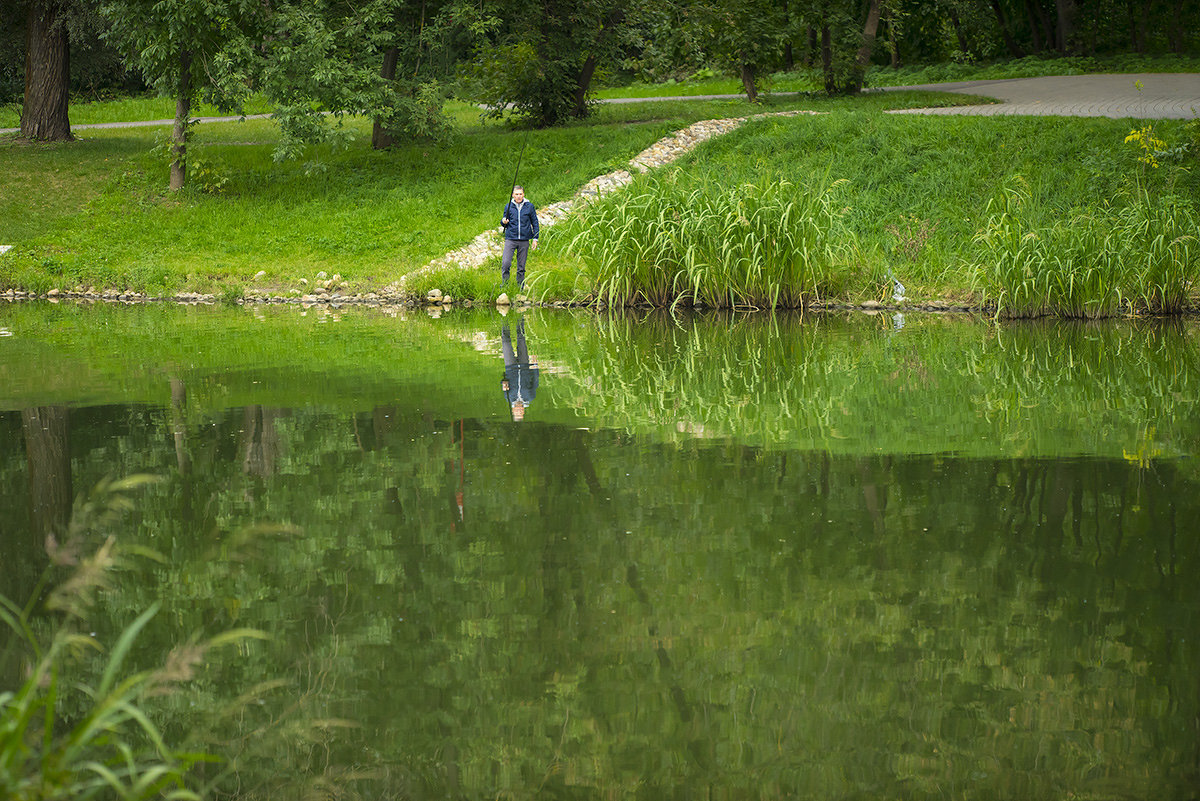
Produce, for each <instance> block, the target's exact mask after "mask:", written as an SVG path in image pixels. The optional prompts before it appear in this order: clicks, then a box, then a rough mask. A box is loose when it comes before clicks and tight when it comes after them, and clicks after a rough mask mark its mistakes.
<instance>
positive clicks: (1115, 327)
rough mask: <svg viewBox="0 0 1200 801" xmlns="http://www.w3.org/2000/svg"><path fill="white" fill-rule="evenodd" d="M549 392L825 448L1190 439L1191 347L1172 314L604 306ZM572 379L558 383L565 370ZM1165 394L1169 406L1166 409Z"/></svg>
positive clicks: (647, 419) (658, 423)
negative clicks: (675, 311)
mask: <svg viewBox="0 0 1200 801" xmlns="http://www.w3.org/2000/svg"><path fill="white" fill-rule="evenodd" d="M577 347H578V350H577V352H576V353H575V354H574V363H573V364H571V365H570V367H569V369H568V371H567V372H566V373H565V374H564V377H563V381H562V382H560V384H559V385H558V387H557V392H558V397H560V398H563V399H564V400H566V401H567V402H568V403H570V404H572V405H575V406H578V407H579V408H581V409H582V410H583V411H584V413H585V414H587V415H589V416H593V417H596V418H598V419H600V420H601V421H603V422H605V423H607V424H611V425H617V426H620V427H622V428H631V429H641V428H652V429H655V430H657V431H658V432H660V433H661V434H663V435H665V436H669V437H675V438H679V439H690V438H692V437H694V436H697V435H700V436H704V437H717V438H721V437H736V438H738V439H739V440H741V441H747V442H751V443H754V444H761V445H766V446H772V447H774V446H779V447H789V448H800V449H807V448H819V449H828V450H831V451H836V452H853V453H861V452H869V453H876V452H880V451H886V452H921V453H927V452H942V451H957V452H961V453H969V454H972V455H976V454H985V455H989V456H994V455H996V454H1004V455H1014V454H1030V453H1036V454H1055V455H1057V454H1080V453H1086V454H1099V455H1107V456H1115V457H1120V456H1121V455H1122V452H1123V450H1125V451H1128V450H1130V449H1137V448H1138V447H1139V443H1141V442H1142V440H1144V438H1145V433H1144V432H1146V431H1147V430H1151V429H1153V430H1155V431H1156V434H1155V439H1154V442H1153V443H1151V444H1152V446H1153V448H1155V449H1157V452H1159V453H1161V454H1164V455H1166V456H1171V455H1177V454H1179V453H1182V452H1187V451H1188V449H1189V448H1190V445H1189V444H1188V443H1189V442H1190V441H1191V438H1193V437H1194V436H1195V426H1193V425H1190V424H1189V423H1188V422H1187V421H1188V420H1189V419H1191V418H1190V415H1189V413H1188V409H1191V408H1193V407H1194V404H1192V403H1191V402H1190V400H1188V399H1191V398H1195V397H1197V394H1196V389H1197V384H1198V383H1200V373H1198V372H1197V369H1196V363H1195V359H1194V355H1193V354H1194V347H1193V346H1192V345H1191V344H1190V343H1189V342H1188V339H1187V337H1186V336H1185V335H1184V330H1183V328H1182V327H1181V326H1178V325H1167V324H1163V325H1160V324H1157V323H1156V324H1152V325H1146V324H1143V323H1138V324H1131V323H1125V322H1108V323H1087V324H1081V323H1058V324H1055V325H1052V326H1050V325H1047V326H1042V325H1030V324H1015V323H1014V324H1008V325H1006V326H1005V327H991V326H984V325H982V324H979V323H975V322H965V321H959V320H952V319H947V318H943V317H939V316H916V317H914V318H913V319H910V321H909V323H908V325H907V326H906V327H905V330H904V331H903V332H902V333H901V334H899V335H893V334H890V333H889V332H888V326H887V320H886V318H882V317H878V318H864V319H855V320H838V319H816V320H813V319H811V318H808V319H806V320H805V321H803V322H801V321H800V320H792V319H788V318H787V317H784V316H761V315H744V316H739V315H728V316H724V317H721V318H698V319H691V320H689V319H687V318H682V317H681V318H679V319H671V318H669V317H666V316H665V315H664V316H662V317H658V316H651V317H650V318H649V319H646V320H642V321H639V322H637V323H633V322H631V321H629V320H628V319H626V318H624V317H619V316H617V317H605V318H601V319H600V321H599V323H598V327H597V331H596V335H595V336H589V337H585V338H582V339H581V340H580V343H579V345H578V346H577ZM568 378H569V379H572V380H574V381H576V382H578V390H577V391H576V392H573V393H572V392H570V391H569V390H568V385H567V379H568ZM1166 409H1171V410H1172V413H1171V414H1170V415H1166V414H1165V413H1164V410H1166Z"/></svg>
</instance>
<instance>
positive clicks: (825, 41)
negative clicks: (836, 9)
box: [821, 25, 838, 95]
mask: <svg viewBox="0 0 1200 801" xmlns="http://www.w3.org/2000/svg"><path fill="white" fill-rule="evenodd" d="M821 72H822V73H823V74H824V76H825V93H826V94H830V95H836V94H837V93H838V85H837V78H836V77H835V76H834V74H833V35H832V34H831V33H830V32H829V26H828V25H826V26H825V27H823V28H822V29H821Z"/></svg>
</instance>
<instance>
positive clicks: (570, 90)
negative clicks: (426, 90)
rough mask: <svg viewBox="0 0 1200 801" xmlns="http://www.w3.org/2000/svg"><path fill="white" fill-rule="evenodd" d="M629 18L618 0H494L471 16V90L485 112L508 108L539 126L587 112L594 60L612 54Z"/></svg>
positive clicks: (498, 114) (467, 72) (607, 58)
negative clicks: (535, 0)
mask: <svg viewBox="0 0 1200 801" xmlns="http://www.w3.org/2000/svg"><path fill="white" fill-rule="evenodd" d="M626 17H627V12H626V9H625V7H624V6H623V5H622V4H620V3H618V2H616V0H579V2H572V0H540V3H539V4H538V5H537V7H536V8H533V9H531V8H530V7H529V6H528V5H527V4H524V3H516V2H511V0H498V2H496V3H495V4H494V5H493V6H490V7H489V14H488V16H487V17H485V18H481V19H478V20H477V21H476V25H475V28H476V36H475V57H474V59H473V60H472V61H471V63H470V64H469V65H468V67H467V69H466V70H465V77H466V83H467V84H468V85H469V87H470V93H471V94H472V95H473V96H474V97H475V98H476V99H477V100H479V101H480V102H482V103H484V104H485V105H486V106H487V108H488V112H487V113H488V115H489V116H492V117H501V116H503V115H504V114H505V113H507V112H510V111H511V112H513V113H515V114H516V115H517V116H521V117H524V118H526V119H528V120H529V121H530V122H532V123H533V124H534V125H537V126H539V127H544V126H548V125H556V124H558V123H560V122H564V121H566V120H568V119H572V118H579V117H584V116H586V115H587V114H588V112H589V105H588V97H589V92H590V90H591V82H592V78H593V77H594V76H595V72H596V68H597V65H599V64H600V63H603V62H606V61H614V60H615V59H616V57H617V55H618V54H619V52H620V44H621V32H622V30H623V28H624V25H625V20H626Z"/></svg>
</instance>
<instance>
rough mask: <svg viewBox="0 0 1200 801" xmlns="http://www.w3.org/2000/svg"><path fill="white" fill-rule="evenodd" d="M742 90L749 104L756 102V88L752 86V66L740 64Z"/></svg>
mask: <svg viewBox="0 0 1200 801" xmlns="http://www.w3.org/2000/svg"><path fill="white" fill-rule="evenodd" d="M742 88H743V89H745V90H746V99H747V100H749V101H750V102H751V103H757V102H758V87H757V86H755V85H754V65H753V64H745V63H743V64H742Z"/></svg>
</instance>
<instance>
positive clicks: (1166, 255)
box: [976, 184, 1200, 318]
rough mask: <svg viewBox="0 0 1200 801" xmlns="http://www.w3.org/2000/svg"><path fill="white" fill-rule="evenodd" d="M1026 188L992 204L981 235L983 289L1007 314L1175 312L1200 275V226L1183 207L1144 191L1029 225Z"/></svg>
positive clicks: (1000, 311) (1009, 192)
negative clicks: (1130, 198)
mask: <svg viewBox="0 0 1200 801" xmlns="http://www.w3.org/2000/svg"><path fill="white" fill-rule="evenodd" d="M1030 205H1031V203H1030V196H1029V193H1028V191H1027V190H1026V189H1024V188H1023V187H1022V186H1021V185H1020V184H1013V185H1010V186H1008V187H1006V188H1005V190H1004V192H1003V194H1002V195H1001V196H1000V197H999V198H996V199H993V200H992V201H991V202H990V203H989V204H988V209H987V211H988V222H987V225H986V226H985V228H984V230H983V231H982V232H981V233H980V234H979V235H978V236H977V237H976V242H977V243H978V244H979V245H981V246H982V253H981V254H980V258H981V260H980V262H979V263H978V264H977V268H978V270H979V272H980V274H981V276H982V280H983V284H984V288H985V291H986V292H987V294H988V296H989V297H990V298H991V299H992V300H993V301H994V302H995V304H996V313H997V315H999V316H1004V317H1038V316H1042V315H1055V316H1060V317H1087V318H1094V317H1107V316H1112V315H1115V314H1117V313H1119V312H1122V311H1128V312H1144V313H1149V314H1169V313H1177V312H1180V311H1182V310H1183V309H1184V307H1185V306H1186V304H1187V297H1188V290H1189V288H1190V287H1191V286H1192V285H1193V283H1194V282H1195V280H1196V278H1197V276H1198V275H1200V240H1198V239H1197V237H1196V233H1195V232H1196V231H1197V230H1200V228H1198V227H1197V226H1198V221H1197V219H1196V215H1195V213H1194V211H1193V209H1192V207H1191V205H1190V204H1188V203H1187V202H1186V201H1183V200H1180V199H1178V198H1172V197H1166V198H1162V199H1154V200H1152V199H1151V198H1150V197H1149V196H1148V195H1146V194H1145V193H1142V194H1141V195H1139V196H1138V197H1136V198H1135V199H1134V200H1133V202H1131V203H1128V204H1127V205H1123V206H1109V207H1104V208H1101V209H1100V210H1097V211H1094V212H1091V213H1087V214H1084V213H1075V214H1072V215H1070V216H1068V217H1067V218H1066V219H1063V220H1058V221H1055V222H1053V223H1051V224H1049V225H1041V226H1039V225H1037V224H1035V223H1034V222H1033V221H1032V220H1033V218H1034V213H1033V210H1031V208H1030Z"/></svg>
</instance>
